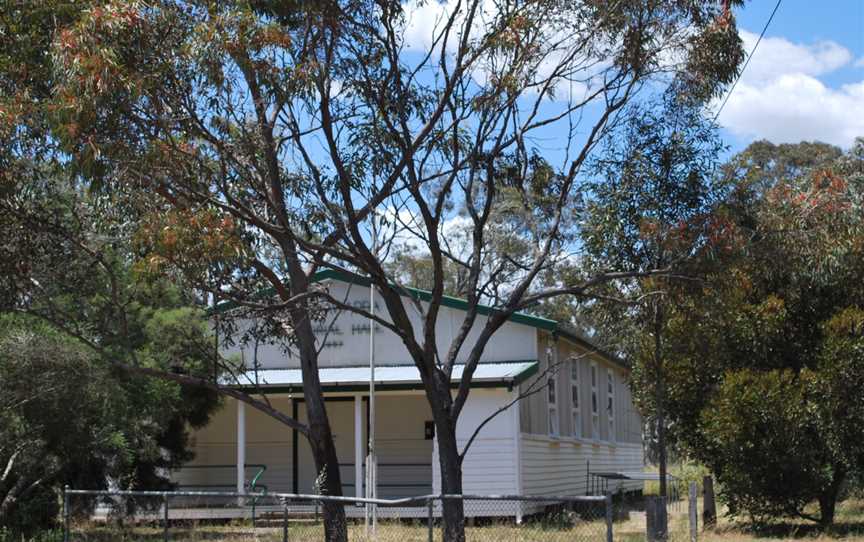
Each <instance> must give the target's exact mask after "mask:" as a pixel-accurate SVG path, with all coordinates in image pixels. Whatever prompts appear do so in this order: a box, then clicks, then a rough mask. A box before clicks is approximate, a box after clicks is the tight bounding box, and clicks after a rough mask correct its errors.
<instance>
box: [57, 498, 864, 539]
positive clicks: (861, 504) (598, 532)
mask: <svg viewBox="0 0 864 542" xmlns="http://www.w3.org/2000/svg"><path fill="white" fill-rule="evenodd" d="M698 509H699V511H700V512H701V510H702V503H701V502H700V503H699V506H698ZM91 527H92V526H91ZM350 529H351V530H350V535H349V540H351V541H352V542H353V541H358V542H365V541H367V540H370V539H369V538H368V537H366V535H365V530H364V527H363V526H362V525H358V524H353V525H351V527H350ZM614 533H615V540H616V541H621V542H641V541H644V540H645V516H644V513H639V512H631V513H630V514H629V516H628V517H626V518H619V519H617V520H616V522H615V527H614ZM604 535H605V526H604V524H603V523H602V521H597V522H591V523H590V524H583V525H582V526H581V528H580V529H573V528H555V527H549V526H545V527H544V526H539V525H530V524H529V525H522V526H518V527H517V526H515V525H513V524H506V523H505V524H493V525H486V526H477V527H468V528H467V530H466V538H467V540H468V541H469V542H481V541H482V542H505V541H511V540H519V541H526V542H557V541H561V542H565V541H566V542H581V541H583V540H584V541H589V540H592V541H593V540H597V541H601V540H605V536H604ZM170 539H171V540H172V541H179V540H182V541H189V542H205V541H215V540H219V541H223V542H253V541H255V542H278V541H281V540H282V530H281V528H279V527H273V528H258V529H255V530H254V531H253V530H252V529H251V528H250V527H249V526H248V524H247V525H242V524H234V525H221V526H214V525H201V526H196V527H194V528H192V527H187V528H182V527H178V526H172V528H171V530H170ZM288 539H289V540H291V541H292V542H293V541H307V540H308V541H319V540H323V539H324V533H323V529H322V527H321V525H320V524H315V523H311V522H310V523H303V522H292V523H291V524H290V528H289V533H288ZM376 539H377V540H379V541H381V542H391V541H392V542H415V541H416V542H426V541H427V539H428V531H427V529H426V526H425V525H423V524H421V523H410V522H384V523H382V524H381V525H379V530H378V536H377V538H376ZM72 540H89V541H99V542H103V541H108V540H126V541H132V540H135V541H148V542H151V541H152V542H156V541H159V540H162V531H161V529H159V528H141V527H139V528H135V529H134V531H125V532H124V531H117V530H114V529H105V528H104V527H103V528H102V529H87V530H85V531H81V530H78V531H77V532H75V533H73V537H72ZM435 540H441V531H440V530H439V529H436V530H435ZM699 540H700V541H705V542H745V541H758V542H772V541H789V540H805V541H812V542H828V541H835V540H849V541H853V542H854V541H858V542H864V501H862V500H849V501H846V502H844V503H841V504H840V505H839V506H838V510H837V522H836V524H835V525H834V526H833V527H832V528H830V529H828V530H827V531H820V530H819V529H818V528H817V527H816V526H815V525H814V524H812V523H810V522H805V521H783V522H778V523H776V524H774V525H771V526H768V527H766V528H764V529H762V530H760V531H754V530H753V529H751V528H750V527H749V526H747V525H746V524H743V523H735V522H732V521H730V520H729V519H727V518H724V517H722V516H721V518H720V520H719V523H718V526H717V527H716V528H714V529H712V530H705V531H703V530H701V528H700V531H699ZM670 541H671V542H684V541H689V526H688V520H687V506H686V503H684V504H682V505H680V506H678V507H677V508H673V509H672V510H671V514H670Z"/></svg>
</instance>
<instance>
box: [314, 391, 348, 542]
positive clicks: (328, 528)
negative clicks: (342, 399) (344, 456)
mask: <svg viewBox="0 0 864 542" xmlns="http://www.w3.org/2000/svg"><path fill="white" fill-rule="evenodd" d="M313 412H315V415H314V416H313V414H312V413H313ZM307 415H308V417H309V443H310V446H311V448H312V456H313V457H314V458H315V472H316V473H317V477H316V479H317V482H318V484H319V487H318V489H319V491H320V493H321V494H322V495H333V496H341V495H342V480H341V478H340V476H339V459H338V458H337V456H336V446H335V445H334V444H333V435H332V434H331V432H330V424H329V422H328V420H327V412H326V410H325V409H324V402H323V401H321V404H320V406H319V407H316V408H307ZM313 418H314V419H313ZM321 509H322V511H323V514H324V539H325V540H327V541H328V542H346V541H347V540H348V525H347V523H346V520H345V506H344V504H342V503H334V502H327V501H324V502H323V503H322V506H321Z"/></svg>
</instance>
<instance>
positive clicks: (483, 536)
mask: <svg viewBox="0 0 864 542" xmlns="http://www.w3.org/2000/svg"><path fill="white" fill-rule="evenodd" d="M63 500H64V506H63V519H64V529H63V538H64V541H72V540H75V541H79V540H86V541H108V540H112V541H113V540H128V541H133V540H136V541H137V540H140V541H152V542H156V541H159V540H184V541H211V540H213V541H216V540H219V541H231V542H235V541H236V542H240V541H243V542H245V541H253V540H254V541H273V542H278V541H289V540H291V541H307V540H308V541H313V540H314V541H319V540H325V539H326V538H327V537H326V536H325V508H329V509H330V510H333V509H334V508H335V509H336V510H340V511H344V515H345V517H346V522H347V526H346V529H347V539H348V540H349V541H384V542H387V541H392V542H410V541H422V542H434V541H441V542H443V541H444V539H445V535H444V528H443V522H442V514H443V510H444V505H445V503H451V504H456V503H461V504H462V507H463V510H464V515H465V539H466V540H467V541H469V542H473V541H477V542H487V541H488V542H506V541H511V540H512V541H532V542H533V541H536V542H547V541H548V542H556V541H561V542H564V541H567V542H582V541H586V542H587V541H607V542H611V541H612V540H613V522H612V520H613V516H612V507H611V497H596V496H595V497H570V496H556V497H528V496H480V495H425V496H419V497H412V498H406V499H394V500H384V499H377V500H372V499H360V498H353V497H328V496H321V495H295V494H281V493H270V494H263V493H262V494H240V493H228V492H213V491H197V492H196V491H174V492H147V491H92V490H74V489H67V490H66V491H65V492H64V498H63Z"/></svg>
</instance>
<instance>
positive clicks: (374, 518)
mask: <svg viewBox="0 0 864 542" xmlns="http://www.w3.org/2000/svg"><path fill="white" fill-rule="evenodd" d="M376 219H377V217H376V216H375V215H374V214H373V215H372V252H373V253H377V252H378V232H377V229H376V226H375V221H376ZM369 314H370V317H369V455H368V456H367V457H366V497H367V498H370V499H376V498H378V479H377V478H378V476H377V475H378V463H377V460H376V456H375V319H374V316H375V286H374V285H373V284H372V282H371V281H370V282H369ZM377 525H378V510H377V507H376V506H375V505H374V504H367V505H366V533H367V534H369V532H370V526H371V534H372V535H373V536H374V535H375V530H376V527H377Z"/></svg>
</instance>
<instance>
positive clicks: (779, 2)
mask: <svg viewBox="0 0 864 542" xmlns="http://www.w3.org/2000/svg"><path fill="white" fill-rule="evenodd" d="M781 2H783V0H777V3H776V4H775V5H774V11H772V12H771V16H770V17H768V20H767V21H765V26H763V27H762V33H761V34H759V39H758V40H756V43H755V44H754V45H753V49H751V50H750V54H749V55H748V56H747V60H745V61H744V67H743V68H741V71H740V72H739V73H738V77H736V78H735V81H734V82H733V83H732V87H731V88H730V89H729V92H727V93H726V97H725V98H724V99H723V103H722V104H720V109H718V110H717V114H716V115H714V122H717V119H718V118H719V117H720V113H722V112H723V108H724V107H726V102H728V101H729V97H730V96H732V93H733V92H734V91H735V86H736V85H738V81H740V80H741V76H742V75H744V70H746V69H747V66H748V65H749V64H750V59H751V58H753V54H754V53H755V52H756V48H757V47H759V44H760V43H761V42H762V38H763V37H764V36H765V32H767V31H768V26H769V25H770V24H771V21H773V20H774V15H776V14H777V10H778V9H780V4H781Z"/></svg>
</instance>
